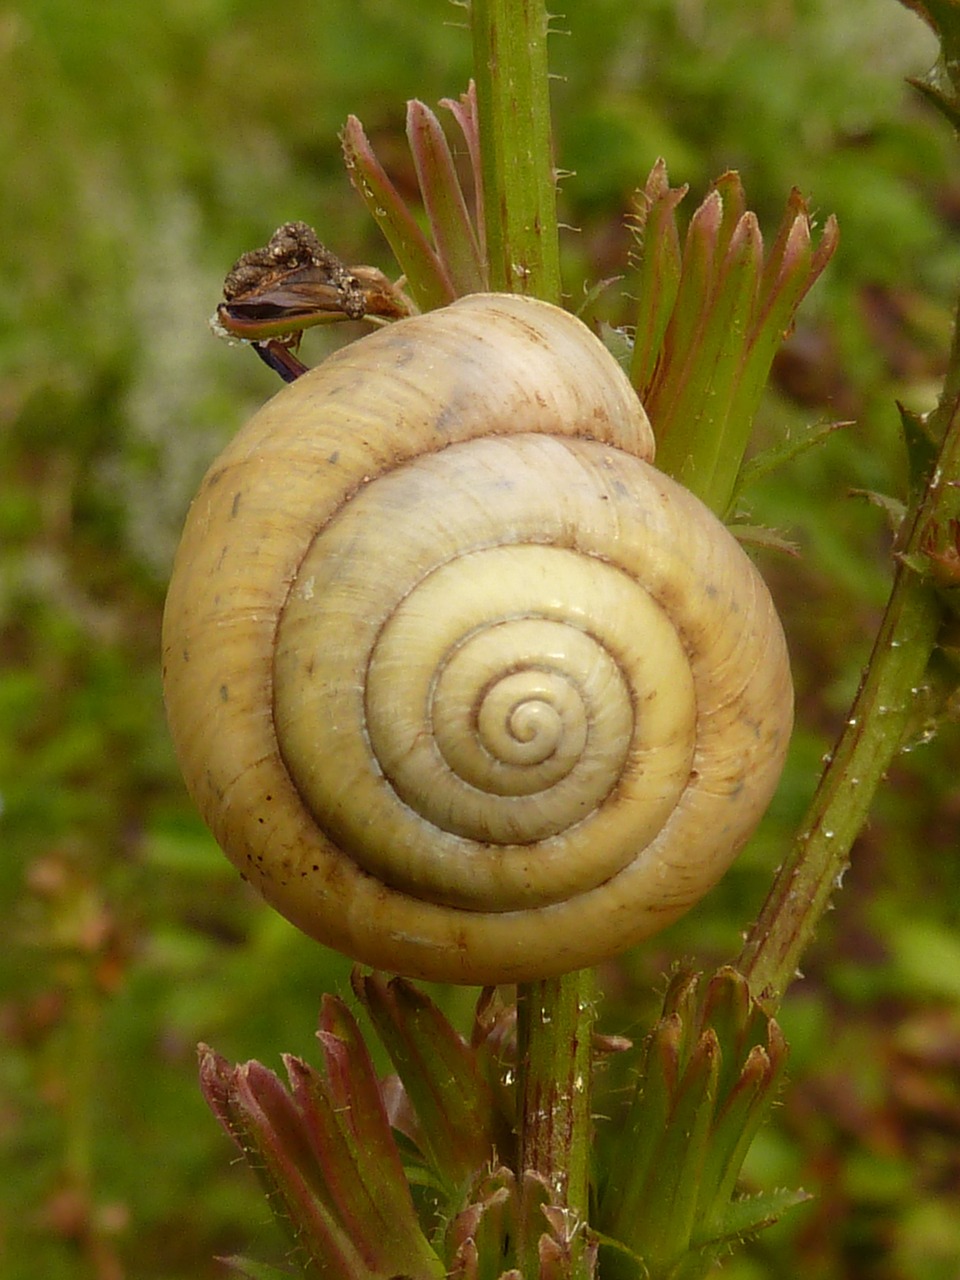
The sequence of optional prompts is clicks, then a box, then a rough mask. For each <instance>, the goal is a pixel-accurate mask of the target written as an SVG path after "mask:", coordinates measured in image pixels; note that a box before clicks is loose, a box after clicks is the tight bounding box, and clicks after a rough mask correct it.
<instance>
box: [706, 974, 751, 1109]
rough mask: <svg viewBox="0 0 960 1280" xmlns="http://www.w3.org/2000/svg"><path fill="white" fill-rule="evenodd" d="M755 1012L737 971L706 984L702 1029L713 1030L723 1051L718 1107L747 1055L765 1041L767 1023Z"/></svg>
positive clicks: (748, 993)
mask: <svg viewBox="0 0 960 1280" xmlns="http://www.w3.org/2000/svg"><path fill="white" fill-rule="evenodd" d="M756 1008H757V1007H756V1006H755V1005H753V1004H752V1002H751V999H750V988H749V986H748V985H747V981H746V979H745V978H744V977H743V975H742V974H739V973H737V971H736V969H733V968H731V967H730V966H725V967H724V968H722V969H720V970H719V971H718V972H717V973H715V974H714V975H713V976H712V977H711V979H710V981H709V982H708V983H707V989H706V991H705V992H704V998H703V1025H704V1026H705V1027H707V1026H710V1027H713V1029H714V1031H715V1032H716V1033H717V1039H718V1040H719V1042H720V1047H721V1049H722V1050H723V1065H722V1067H721V1071H720V1079H719V1080H718V1081H717V1097H718V1098H719V1099H720V1100H721V1103H722V1100H723V1099H724V1098H725V1097H726V1095H727V1094H728V1093H729V1092H730V1090H731V1089H732V1088H733V1085H734V1083H735V1081H736V1079H737V1077H738V1075H739V1074H740V1069H741V1067H742V1066H743V1060H744V1057H745V1055H746V1053H747V1051H748V1050H749V1049H750V1048H752V1045H753V1044H755V1043H757V1042H758V1041H759V1040H761V1039H765V1038H766V1025H767V1019H766V1016H765V1015H763V1014H760V1015H759V1018H755V1016H754V1012H755V1010H756ZM751 1031H753V1035H752V1036H751ZM748 1042H749V1043H748Z"/></svg>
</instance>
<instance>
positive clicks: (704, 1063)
mask: <svg viewBox="0 0 960 1280" xmlns="http://www.w3.org/2000/svg"><path fill="white" fill-rule="evenodd" d="M719 1070H720V1046H719V1045H718V1043H717V1038H716V1036H715V1035H714V1033H713V1032H712V1031H710V1030H708V1031H705V1032H704V1034H703V1035H702V1037H701V1039H700V1044H699V1045H698V1047H697V1050H696V1052H695V1053H694V1055H693V1057H692V1058H691V1060H690V1063H689V1065H688V1067H687V1070H686V1072H685V1073H684V1077H683V1080H682V1081H681V1084H680V1086H679V1088H678V1090H677V1096H676V1101H675V1104H674V1107H673V1110H672V1112H671V1114H670V1118H669V1120H668V1123H667V1127H666V1129H665V1131H664V1134H663V1140H662V1141H661V1143H660V1145H659V1147H658V1149H657V1155H656V1170H657V1176H656V1177H655V1178H653V1179H652V1180H651V1182H650V1185H649V1194H648V1196H647V1198H646V1201H645V1202H644V1204H643V1206H642V1216H641V1217H640V1218H638V1219H637V1220H636V1221H635V1222H634V1223H633V1224H631V1229H629V1230H628V1229H626V1228H627V1224H626V1223H624V1224H623V1227H624V1228H625V1229H624V1230H623V1231H622V1233H621V1234H622V1238H623V1239H624V1240H625V1241H626V1242H627V1244H629V1245H630V1246H631V1247H632V1248H633V1249H635V1250H636V1251H637V1252H638V1253H640V1254H642V1255H643V1256H644V1257H645V1258H646V1259H648V1260H649V1261H650V1262H659V1263H667V1262H671V1261H673V1260H674V1259H677V1258H679V1257H680V1256H681V1255H682V1254H683V1253H684V1251H685V1250H686V1249H687V1248H688V1246H689V1243H690V1238H691V1235H692V1233H693V1229H694V1227H695V1225H696V1211H697V1193H698V1188H699V1185H700V1172H701V1169H702V1167H703V1164H704V1161H705V1159H706V1152H707V1144H708V1141H709V1134H710V1128H711V1125H712V1123H713V1113H714V1105H715V1103H716V1096H717V1077H718V1075H719Z"/></svg>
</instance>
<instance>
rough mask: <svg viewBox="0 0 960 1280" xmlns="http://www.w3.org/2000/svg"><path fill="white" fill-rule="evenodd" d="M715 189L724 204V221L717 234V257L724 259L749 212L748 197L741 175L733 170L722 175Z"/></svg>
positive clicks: (715, 184) (714, 186)
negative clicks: (744, 217) (742, 219)
mask: <svg viewBox="0 0 960 1280" xmlns="http://www.w3.org/2000/svg"><path fill="white" fill-rule="evenodd" d="M713 189H714V191H716V192H717V194H718V195H719V196H720V199H721V201H722V202H723V219H722V221H721V223H720V227H719V230H718V232H717V257H718V259H722V258H723V257H724V256H725V255H726V254H727V253H728V251H729V249H730V245H731V243H732V241H733V236H734V232H735V231H736V229H737V227H738V226H739V224H740V220H741V218H743V216H744V214H745V213H746V212H747V197H746V194H745V192H744V190H743V183H742V182H741V180H740V175H739V173H736V172H734V171H733V170H730V171H729V172H727V173H724V174H721V175H720V177H719V178H718V179H717V180H716V182H715V183H714V184H713Z"/></svg>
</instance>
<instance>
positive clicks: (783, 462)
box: [730, 420, 853, 507]
mask: <svg viewBox="0 0 960 1280" xmlns="http://www.w3.org/2000/svg"><path fill="white" fill-rule="evenodd" d="M852 425H853V424H852V422H851V421H850V420H842V421H838V422H815V423H813V424H812V425H811V426H809V427H808V428H807V429H806V430H805V431H803V432H802V433H801V434H800V435H797V436H792V435H790V434H789V433H786V434H784V435H783V436H782V437H781V438H780V439H779V440H777V442H776V443H775V444H773V445H771V446H770V448H769V449H764V450H763V452H762V453H758V454H756V455H755V456H754V457H753V458H751V459H750V461H749V462H745V463H744V465H743V466H742V467H741V468H740V474H739V475H738V476H737V484H736V487H735V489H734V491H733V495H732V497H731V499H730V506H731V507H733V506H734V505H735V504H736V501H737V499H738V498H739V496H740V494H741V493H742V492H743V491H744V490H745V489H748V488H749V487H750V485H752V484H756V483H757V481H758V480H762V479H764V478H765V477H766V476H768V475H771V474H773V472H775V471H779V470H780V469H781V468H782V467H785V466H787V465H788V464H789V463H791V462H793V461H794V459H796V458H799V457H801V456H802V455H803V454H804V453H806V452H807V450H808V449H813V448H814V447H815V446H816V445H819V444H822V443H823V441H824V440H826V438H827V437H828V436H830V435H832V434H833V432H834V431H839V430H840V428H841V427H849V426H852Z"/></svg>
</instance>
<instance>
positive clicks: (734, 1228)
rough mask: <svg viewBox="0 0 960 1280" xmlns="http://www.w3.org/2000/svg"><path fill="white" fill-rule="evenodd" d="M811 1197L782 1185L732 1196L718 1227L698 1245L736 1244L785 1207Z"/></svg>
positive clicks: (769, 1222) (776, 1219) (772, 1220)
mask: <svg viewBox="0 0 960 1280" xmlns="http://www.w3.org/2000/svg"><path fill="white" fill-rule="evenodd" d="M812 1198H813V1197H812V1196H810V1195H809V1193H808V1192H806V1191H803V1190H796V1191H790V1190H787V1189H782V1190H779V1191H769V1192H764V1193H761V1194H760V1195H756V1196H745V1197H744V1198H743V1199H741V1200H734V1201H733V1202H732V1203H731V1204H730V1206H729V1207H728V1209H727V1212H726V1213H725V1214H724V1217H723V1221H722V1223H721V1225H720V1228H719V1230H718V1231H717V1232H716V1233H715V1234H714V1235H713V1236H712V1237H711V1239H710V1240H709V1241H699V1242H698V1245H699V1246H700V1247H709V1248H710V1249H711V1250H714V1251H715V1250H717V1249H718V1247H720V1246H722V1245H728V1244H736V1243H738V1242H740V1241H743V1240H744V1239H746V1238H747V1237H748V1236H752V1235H756V1234H757V1232H758V1231H762V1230H763V1229H764V1228H765V1227H772V1226H773V1224H774V1223H775V1222H779V1221H780V1219H781V1218H782V1217H783V1215H784V1214H785V1213H786V1212H787V1210H788V1209H793V1208H795V1207H796V1206H797V1205H800V1204H806V1202H807V1201H808V1200H811V1199H812Z"/></svg>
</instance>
